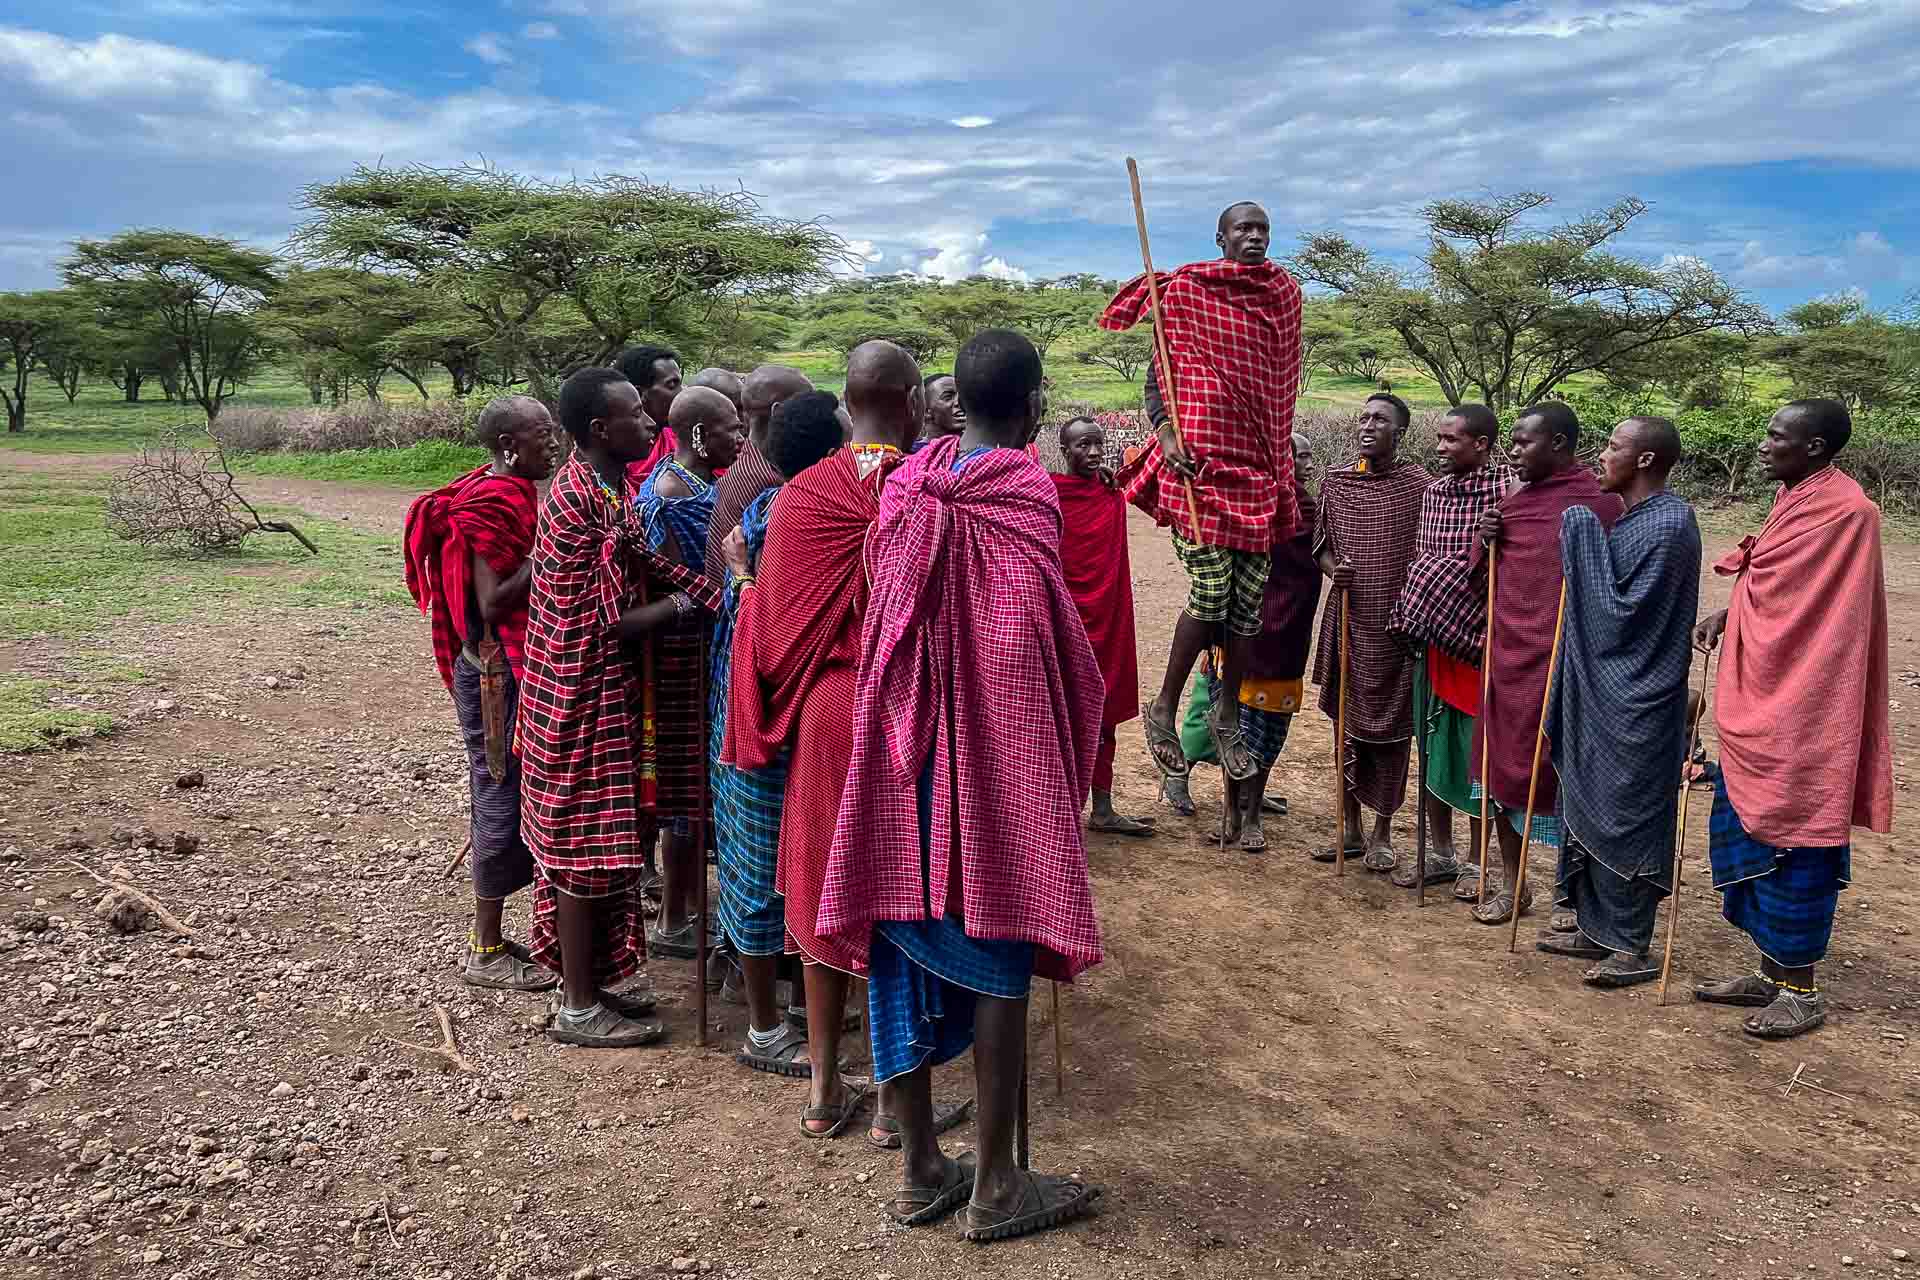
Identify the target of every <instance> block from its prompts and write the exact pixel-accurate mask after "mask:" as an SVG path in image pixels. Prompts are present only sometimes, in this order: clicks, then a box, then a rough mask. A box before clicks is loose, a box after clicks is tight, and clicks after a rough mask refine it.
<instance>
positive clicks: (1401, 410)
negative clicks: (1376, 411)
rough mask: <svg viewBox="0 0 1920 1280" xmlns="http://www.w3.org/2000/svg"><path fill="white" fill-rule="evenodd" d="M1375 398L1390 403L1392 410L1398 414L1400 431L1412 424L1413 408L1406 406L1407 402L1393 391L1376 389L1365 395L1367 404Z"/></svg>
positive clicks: (1383, 402)
mask: <svg viewBox="0 0 1920 1280" xmlns="http://www.w3.org/2000/svg"><path fill="white" fill-rule="evenodd" d="M1375 400H1378V401H1380V402H1381V403H1382V404H1390V405H1392V406H1393V410H1394V412H1395V413H1397V414H1399V415H1400V430H1401V431H1402V432H1404V431H1406V429H1407V428H1408V427H1410V426H1412V425H1413V410H1411V409H1409V408H1407V402H1406V401H1405V400H1402V399H1401V398H1400V397H1399V396H1397V395H1395V394H1393V392H1391V391H1376V392H1374V393H1373V394H1372V395H1370V396H1368V397H1367V403H1368V404H1372V403H1373V402H1374V401H1375Z"/></svg>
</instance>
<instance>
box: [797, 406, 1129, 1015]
mask: <svg viewBox="0 0 1920 1280" xmlns="http://www.w3.org/2000/svg"><path fill="white" fill-rule="evenodd" d="M955 450H956V442H955V441H952V440H942V441H938V442H936V443H934V444H933V445H931V446H929V447H928V448H926V449H924V450H922V451H921V452H920V453H918V454H916V455H914V457H912V458H910V459H908V460H907V461H906V462H905V463H904V464H903V465H902V466H901V467H900V469H899V470H898V471H896V472H895V473H894V475H893V477H892V478H891V479H890V480H889V481H888V483H887V486H886V488H885V490H884V491H883V493H882V494H881V499H880V518H879V522H878V524H877V525H876V526H875V528H874V532H873V536H872V538H871V540H870V541H869V544H868V549H867V566H868V574H869V577H870V578H871V580H872V583H873V588H872V590H873V599H872V603H871V605H870V607H869V609H868V613H867V621H866V627H865V632H864V635H863V637H862V643H861V655H862V658H861V664H860V675H859V686H858V694H857V697H856V700H855V707H854V717H853V762H852V768H851V770H850V771H849V774H848V778H847V788H846V794H845V796H844V798H843V800H842V802H841V806H840V815H839V821H838V824H837V826H836V828H835V831H834V838H833V851H832V855H831V858H830V859H829V862H828V865H827V882H826V889H825V892H824V895H823V897H822V900H821V904H820V932H821V933H822V934H824V935H827V936H829V937H832V938H835V939H837V940H839V941H841V942H843V943H844V944H846V945H848V946H849V947H854V946H857V947H859V948H861V949H862V950H864V949H865V948H866V946H867V944H868V941H869V939H870V937H871V933H872V927H873V925H874V924H875V923H876V922H879V921H885V920H900V921H909V920H923V919H945V918H947V917H949V916H952V915H958V916H959V917H960V920H961V923H962V924H963V925H964V927H965V929H966V933H967V935H968V936H969V937H973V938H982V939H990V940H996V941H1008V942H1015V941H1018V942H1031V943H1034V944H1035V945H1036V947H1037V948H1038V950H1037V952H1036V959H1035V970H1036V972H1038V973H1039V974H1040V975H1041V976H1044V977H1049V978H1054V979H1056V980H1059V979H1068V978H1071V977H1072V976H1073V975H1074V974H1076V973H1079V972H1080V971H1082V970H1084V969H1086V968H1089V967H1090V966H1092V965H1095V964H1098V963H1099V961H1100V958H1101V949H1100V925H1099V920H1098V918H1097V917H1096V916H1095V915H1094V910H1093V892H1092V885H1091V884H1090V882H1089V880H1088V875H1087V855H1086V846H1085V843H1084V841H1083V837H1082V835H1081V830H1080V809H1081V806H1082V805H1083V804H1084V803H1085V801H1086V797H1087V793H1088V791H1089V790H1090V789H1091V787H1092V780H1093V769H1094V759H1095V755H1096V753H1097V751H1098V748H1099V739H1100V719H1101V710H1102V705H1103V703H1104V702H1105V699H1106V686H1105V682H1104V681H1103V680H1102V678H1101V675H1100V667H1099V664H1098V662H1097V661H1096V659H1095V657H1094V653H1093V648H1092V646H1091V645H1089V644H1088V643H1087V635H1086V628H1085V627H1084V626H1083V625H1082V624H1081V622H1080V613H1079V610H1078V609H1076V608H1075V607H1074V603H1073V596H1072V594H1071V593H1070V592H1069V591H1068V590H1067V584H1066V579H1065V577H1064V575H1063V574H1062V571H1061V567H1060V507H1059V500H1058V498H1057V497H1056V494H1055V490H1054V487H1053V484H1052V483H1051V481H1050V480H1049V479H1048V477H1047V473H1046V471H1045V470H1043V469H1042V468H1041V467H1040V465H1039V464H1038V463H1036V462H1034V461H1033V460H1032V459H1030V458H1028V457H1027V456H1026V455H1025V454H1023V453H1021V452H1019V451H1017V450H1012V449H993V450H990V451H988V452H986V453H984V454H981V455H979V456H977V457H974V458H973V459H971V460H970V461H969V462H968V463H967V465H966V466H965V468H964V469H963V470H961V471H960V472H958V473H956V472H955V471H954V470H953V464H954V459H955ZM929 768H930V769H931V774H932V788H931V795H930V800H931V834H930V840H929V844H928V846H927V848H928V856H927V858H926V860H925V866H924V874H923V858H922V846H921V837H920V821H919V808H918V797H917V792H918V787H919V781H920V777H921V774H922V772H923V771H924V770H928V769H929Z"/></svg>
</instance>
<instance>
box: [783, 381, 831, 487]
mask: <svg viewBox="0 0 1920 1280" xmlns="http://www.w3.org/2000/svg"><path fill="white" fill-rule="evenodd" d="M840 444H841V434H840V397H838V396H836V395H834V394H833V392H831V391H806V392H802V393H801V394H799V395H797V396H794V397H792V398H790V399H787V400H782V401H781V402H780V407H779V408H777V409H775V410H774V411H773V418H772V420H771V421H770V422H769V423H768V424H767V461H769V462H771V463H772V464H773V469H774V470H775V471H778V472H779V473H780V474H781V475H783V476H785V477H786V478H787V479H789V480H791V479H793V478H794V477H795V476H797V475H799V474H800V473H801V472H802V471H805V470H806V469H807V468H808V467H810V466H812V465H813V464H814V463H816V462H818V461H820V459H822V458H824V457H826V456H827V455H828V454H830V453H832V452H833V451H834V450H835V449H838V448H839V447H840Z"/></svg>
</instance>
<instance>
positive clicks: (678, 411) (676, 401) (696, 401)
mask: <svg viewBox="0 0 1920 1280" xmlns="http://www.w3.org/2000/svg"><path fill="white" fill-rule="evenodd" d="M739 420H740V414H739V412H738V411H737V410H735V409H734V407H733V401H731V400H729V399H727V398H726V397H725V396H723V395H721V394H720V393H719V392H718V391H715V390H714V389H713V388H712V387H688V388H687V389H686V390H684V391H682V392H681V393H680V394H679V395H677V396H675V397H674V398H673V408H671V409H669V410H667V425H668V426H670V427H672V428H673V434H674V435H676V436H679V437H680V438H681V439H683V440H684V439H686V438H687V435H688V433H689V432H691V431H692V430H693V428H694V427H696V426H716V425H720V424H724V423H732V422H738V421H739Z"/></svg>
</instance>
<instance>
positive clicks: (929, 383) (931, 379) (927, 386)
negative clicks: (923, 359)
mask: <svg viewBox="0 0 1920 1280" xmlns="http://www.w3.org/2000/svg"><path fill="white" fill-rule="evenodd" d="M952 376H953V375H952V374H950V373H930V374H928V375H927V376H926V377H924V378H922V379H920V389H921V390H922V391H931V390H933V384H934V383H936V382H938V381H940V379H942V378H951V377H952Z"/></svg>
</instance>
